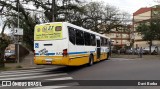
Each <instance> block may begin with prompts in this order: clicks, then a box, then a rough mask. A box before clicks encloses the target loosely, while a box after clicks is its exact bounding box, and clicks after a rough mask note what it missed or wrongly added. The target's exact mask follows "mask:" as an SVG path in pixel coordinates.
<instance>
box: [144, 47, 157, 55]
mask: <svg viewBox="0 0 160 89" xmlns="http://www.w3.org/2000/svg"><path fill="white" fill-rule="evenodd" d="M143 50H144V52H145V54H149V51H150V47H146V48H144V49H143ZM158 50H159V49H158V46H151V54H152V55H157V54H158Z"/></svg>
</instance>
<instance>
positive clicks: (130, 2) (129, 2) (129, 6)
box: [0, 0, 157, 33]
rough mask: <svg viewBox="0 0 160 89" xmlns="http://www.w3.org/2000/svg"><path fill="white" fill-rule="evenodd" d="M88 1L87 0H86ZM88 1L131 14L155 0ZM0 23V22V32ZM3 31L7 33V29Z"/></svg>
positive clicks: (151, 4)
mask: <svg viewBox="0 0 160 89" xmlns="http://www.w3.org/2000/svg"><path fill="white" fill-rule="evenodd" d="M86 1H89V0H86ZM90 1H102V2H105V3H106V4H109V5H113V6H116V7H117V8H119V9H120V10H123V11H126V12H128V13H130V14H131V15H132V14H133V13H134V12H135V11H137V10H138V9H139V8H141V7H151V6H153V5H156V4H157V3H155V2H154V1H155V0H90ZM1 28H2V24H0V32H1ZM5 32H7V33H8V31H7V30H5Z"/></svg>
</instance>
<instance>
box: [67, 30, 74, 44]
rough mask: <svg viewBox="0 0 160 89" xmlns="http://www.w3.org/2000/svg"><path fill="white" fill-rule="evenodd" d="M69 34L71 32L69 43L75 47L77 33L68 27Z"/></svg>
mask: <svg viewBox="0 0 160 89" xmlns="http://www.w3.org/2000/svg"><path fill="white" fill-rule="evenodd" d="M68 32H69V41H70V42H71V43H72V44H74V45H75V43H76V40H75V38H76V32H75V30H74V28H71V27H68Z"/></svg>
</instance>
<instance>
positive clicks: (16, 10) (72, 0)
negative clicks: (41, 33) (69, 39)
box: [0, 0, 79, 50]
mask: <svg viewBox="0 0 160 89" xmlns="http://www.w3.org/2000/svg"><path fill="white" fill-rule="evenodd" d="M56 1H58V2H56ZM29 3H33V6H35V7H36V8H37V9H39V8H41V9H42V10H43V11H44V13H42V14H44V17H43V19H40V18H38V19H37V14H36V13H34V12H33V10H32V9H31V10H30V9H27V8H25V6H24V5H25V4H26V5H27V4H29ZM59 3H60V4H59ZM61 3H63V5H61ZM76 3H79V0H23V1H22V0H9V1H6V0H0V6H1V7H0V11H1V14H3V15H4V18H5V22H6V25H7V26H8V27H9V28H11V29H12V30H13V28H16V27H18V18H19V23H20V24H19V27H20V28H23V30H24V36H23V43H26V44H27V45H28V48H29V49H31V50H33V33H34V26H35V25H36V24H39V23H44V22H51V21H52V20H53V16H54V20H55V21H67V20H66V19H67V18H68V17H67V14H68V13H66V11H68V12H69V11H70V10H74V9H76V7H77V6H76V5H75V4H76ZM53 7H54V9H53ZM62 14H64V15H65V18H66V19H65V18H61V15H62ZM40 20H41V21H40ZM3 31H4V30H3Z"/></svg>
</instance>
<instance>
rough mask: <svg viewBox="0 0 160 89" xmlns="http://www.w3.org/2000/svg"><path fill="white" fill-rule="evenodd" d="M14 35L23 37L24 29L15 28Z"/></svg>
mask: <svg viewBox="0 0 160 89" xmlns="http://www.w3.org/2000/svg"><path fill="white" fill-rule="evenodd" d="M14 35H23V29H22V28H15V29H14Z"/></svg>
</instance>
